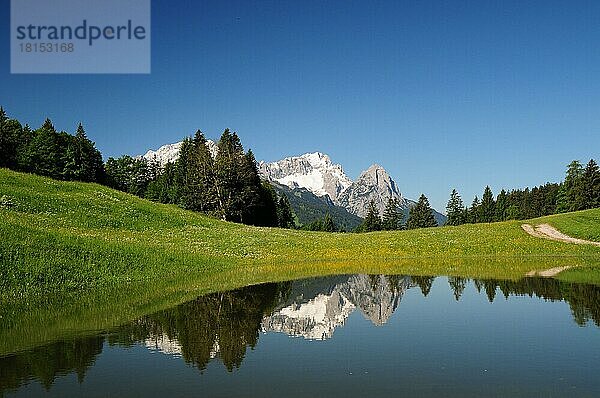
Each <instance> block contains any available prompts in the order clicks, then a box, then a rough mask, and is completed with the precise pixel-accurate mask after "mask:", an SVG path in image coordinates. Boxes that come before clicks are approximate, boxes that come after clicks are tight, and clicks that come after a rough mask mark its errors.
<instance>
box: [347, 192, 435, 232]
mask: <svg viewBox="0 0 600 398" xmlns="http://www.w3.org/2000/svg"><path fill="white" fill-rule="evenodd" d="M437 225H438V224H437V222H436V221H435V218H434V216H433V209H432V208H431V205H430V204H429V199H427V196H425V195H424V194H421V196H420V197H419V200H418V202H417V204H416V205H414V206H413V207H411V209H410V211H409V214H408V218H407V220H406V223H405V222H404V213H403V212H402V211H401V210H400V204H399V203H398V200H397V199H393V198H389V199H388V202H387V204H386V206H385V209H384V210H383V215H380V213H379V211H378V210H377V206H375V201H373V200H372V201H371V202H370V203H369V207H368V210H367V215H366V217H365V220H364V221H363V223H362V224H361V225H360V226H359V227H358V228H357V230H356V232H372V231H397V230H401V229H417V228H429V227H437Z"/></svg>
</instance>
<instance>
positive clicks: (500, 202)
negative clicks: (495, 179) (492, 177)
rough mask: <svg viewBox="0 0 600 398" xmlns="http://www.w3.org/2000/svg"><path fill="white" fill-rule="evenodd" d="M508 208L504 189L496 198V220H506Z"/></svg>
mask: <svg viewBox="0 0 600 398" xmlns="http://www.w3.org/2000/svg"><path fill="white" fill-rule="evenodd" d="M507 210H508V202H507V195H506V191H505V190H504V189H503V190H501V191H500V193H499V194H498V197H497V198H496V214H495V216H494V219H495V220H496V221H505V220H506V212H507Z"/></svg>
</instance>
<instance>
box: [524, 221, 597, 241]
mask: <svg viewBox="0 0 600 398" xmlns="http://www.w3.org/2000/svg"><path fill="white" fill-rule="evenodd" d="M521 228H523V230H524V231H525V232H527V233H528V234H529V235H531V236H535V237H536V238H544V239H550V240H555V241H557V242H567V243H576V244H579V245H594V246H600V242H592V241H591V240H584V239H577V238H573V237H571V236H569V235H565V234H563V233H562V232H560V231H559V230H557V229H556V228H554V227H553V226H551V225H549V224H541V225H538V226H537V227H535V228H534V227H532V226H531V225H529V224H523V225H521Z"/></svg>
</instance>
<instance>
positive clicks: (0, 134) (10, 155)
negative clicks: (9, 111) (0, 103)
mask: <svg viewBox="0 0 600 398" xmlns="http://www.w3.org/2000/svg"><path fill="white" fill-rule="evenodd" d="M21 140H22V128H21V123H19V122H18V121H17V120H13V119H9V118H8V116H7V115H6V112H5V111H4V108H2V107H0V167H7V168H10V169H13V170H16V169H18V158H19V150H20V149H21Z"/></svg>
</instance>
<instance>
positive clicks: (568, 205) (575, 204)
mask: <svg viewBox="0 0 600 398" xmlns="http://www.w3.org/2000/svg"><path fill="white" fill-rule="evenodd" d="M582 177H583V166H581V163H580V162H579V161H578V160H573V161H572V162H571V163H569V165H568V166H567V175H566V177H565V182H564V183H563V189H564V195H561V199H562V200H563V202H561V203H559V204H558V208H560V209H567V211H575V210H580V209H581V208H583V205H584V204H583V202H584V199H583V187H582Z"/></svg>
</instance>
